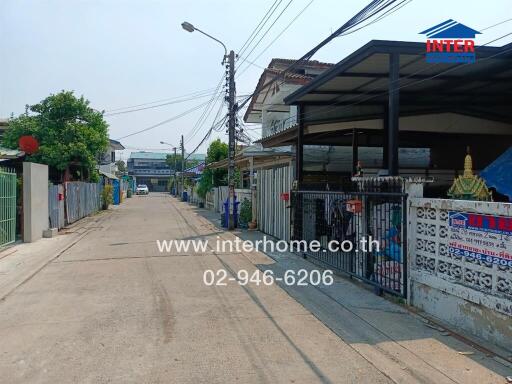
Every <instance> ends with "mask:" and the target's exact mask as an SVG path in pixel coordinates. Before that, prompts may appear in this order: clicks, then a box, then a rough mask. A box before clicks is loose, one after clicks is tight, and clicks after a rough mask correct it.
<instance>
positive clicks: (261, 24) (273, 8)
mask: <svg viewBox="0 0 512 384" xmlns="http://www.w3.org/2000/svg"><path fill="white" fill-rule="evenodd" d="M282 1H283V0H276V1H274V3H273V4H272V5H271V6H270V8H269V10H268V11H267V13H265V15H264V16H263V18H262V19H261V20H260V22H259V23H258V25H257V26H256V28H254V30H253V31H252V33H251V35H250V36H249V37H248V38H247V40H246V41H245V43H244V44H243V45H242V47H241V48H240V49H239V50H238V53H239V55H242V54H243V52H245V50H246V49H247V47H248V46H249V45H250V44H251V43H252V42H253V41H254V39H255V38H256V36H258V34H259V33H260V31H261V30H262V28H263V27H264V26H265V24H266V23H267V22H268V21H269V20H270V18H271V17H272V15H273V14H274V12H275V11H276V10H277V8H278V7H279V5H281V2H282Z"/></svg>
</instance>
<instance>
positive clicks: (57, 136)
mask: <svg viewBox="0 0 512 384" xmlns="http://www.w3.org/2000/svg"><path fill="white" fill-rule="evenodd" d="M29 111H30V112H31V113H29ZM24 135H30V136H33V137H34V138H35V139H36V140H37V141H38V143H39V150H38V151H37V152H36V153H34V154H31V155H30V156H28V160H29V161H33V162H36V163H42V164H47V165H49V166H51V167H54V168H55V169H57V170H58V171H61V173H62V172H63V171H64V170H65V169H66V168H68V167H69V166H70V165H71V164H74V165H78V166H80V167H81V169H82V170H84V171H85V172H84V174H85V175H86V178H88V179H91V180H93V179H95V178H97V171H96V164H97V158H98V156H100V155H101V154H102V153H104V151H105V150H106V148H107V147H108V143H109V142H108V124H107V123H106V122H105V120H104V119H103V114H102V113H101V112H98V111H96V110H94V109H92V108H91V107H89V101H88V100H86V99H84V97H83V96H81V97H80V98H77V97H75V95H74V94H73V92H70V91H62V92H60V93H58V94H55V95H53V94H52V95H50V96H48V97H47V98H46V99H44V100H42V101H41V102H40V103H38V104H35V105H32V106H29V107H28V110H27V113H25V114H22V115H20V116H18V117H16V118H13V119H11V120H10V121H9V128H8V129H7V130H6V132H5V134H4V136H3V145H4V146H6V147H8V148H13V149H14V148H17V147H18V141H19V138H20V137H21V136H24Z"/></svg>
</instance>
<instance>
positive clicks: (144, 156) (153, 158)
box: [127, 152, 171, 192]
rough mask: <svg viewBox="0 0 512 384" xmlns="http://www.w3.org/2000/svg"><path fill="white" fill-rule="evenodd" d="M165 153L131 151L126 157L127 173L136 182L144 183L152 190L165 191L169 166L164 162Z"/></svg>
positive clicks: (169, 171)
mask: <svg viewBox="0 0 512 384" xmlns="http://www.w3.org/2000/svg"><path fill="white" fill-rule="evenodd" d="M167 155H168V154H167V153H162V152H132V153H131V154H130V158H129V159H128V164H127V165H128V175H129V176H132V177H135V178H136V180H137V184H146V185H147V186H148V188H149V190H150V191H152V192H164V191H167V188H168V183H169V178H170V176H171V168H170V167H169V165H168V164H167V162H166V159H167Z"/></svg>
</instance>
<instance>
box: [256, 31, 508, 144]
mask: <svg viewBox="0 0 512 384" xmlns="http://www.w3.org/2000/svg"><path fill="white" fill-rule="evenodd" d="M475 49H476V55H477V59H476V62H475V63H474V64H470V65H463V64H457V63H455V64H444V63H439V64H432V63H427V62H426V60H425V43H418V42H404V41H380V40H373V41H370V42H369V43H368V44H366V45H364V46H363V47H361V48H360V49H358V50H356V51H355V52H353V53H352V54H350V55H349V56H347V57H346V58H345V59H343V60H341V61H340V62H339V63H338V64H336V65H335V66H333V67H332V68H331V69H329V70H327V71H325V72H323V73H322V74H321V75H319V76H317V77H316V78H315V79H314V80H313V81H311V82H310V83H308V84H307V85H305V86H303V87H301V88H299V89H298V90H297V91H295V92H293V93H292V94H290V95H289V96H288V97H286V98H285V99H284V101H285V103H287V104H295V105H299V106H300V107H301V109H302V113H303V127H304V128H303V130H304V138H303V143H304V144H314V145H326V144H331V145H351V141H352V132H353V130H354V129H357V131H358V132H359V133H360V135H359V140H360V143H359V145H365V146H383V145H384V144H385V143H384V142H383V132H384V130H385V126H386V122H387V115H386V113H387V110H388V106H389V100H388V97H389V86H390V80H389V76H390V57H391V55H398V56H399V68H398V77H399V84H398V86H399V87H400V92H399V94H400V99H399V102H398V104H399V116H400V123H399V130H400V136H399V141H400V142H399V146H401V147H406V146H407V147H410V146H418V145H425V146H428V145H429V143H428V142H425V141H429V140H430V141H432V140H433V139H434V138H435V141H437V142H443V143H446V145H454V144H457V143H460V142H461V139H462V137H464V139H465V138H466V137H468V136H473V137H474V138H476V139H475V142H474V143H472V142H465V143H464V145H465V146H466V145H470V146H471V147H475V146H476V145H478V144H481V145H486V146H488V145H491V146H493V145H494V144H493V143H494V142H499V143H501V142H507V140H508V141H509V142H510V140H511V138H512V126H511V124H510V122H511V121H512V109H511V108H510V100H511V93H510V92H511V89H512V66H511V64H512V63H511V62H512V44H508V45H505V46H502V47H489V46H477V47H476V48H475ZM296 132H297V127H292V128H291V129H287V130H284V131H282V132H277V133H276V134H274V135H272V136H268V137H264V138H263V139H261V141H260V142H261V143H262V144H263V146H264V147H271V146H280V145H290V144H295V141H296V137H297V135H296ZM486 140H487V141H486ZM484 142H485V143H484ZM434 144H435V143H434ZM507 147H508V145H507ZM507 147H505V148H507Z"/></svg>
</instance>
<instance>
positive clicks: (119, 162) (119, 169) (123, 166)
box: [116, 160, 126, 173]
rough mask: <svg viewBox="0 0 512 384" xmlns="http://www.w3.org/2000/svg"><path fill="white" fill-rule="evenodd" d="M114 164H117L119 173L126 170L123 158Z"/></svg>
mask: <svg viewBox="0 0 512 384" xmlns="http://www.w3.org/2000/svg"><path fill="white" fill-rule="evenodd" d="M116 165H117V169H118V171H119V173H125V172H126V163H125V162H124V161H123V160H117V161H116Z"/></svg>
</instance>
